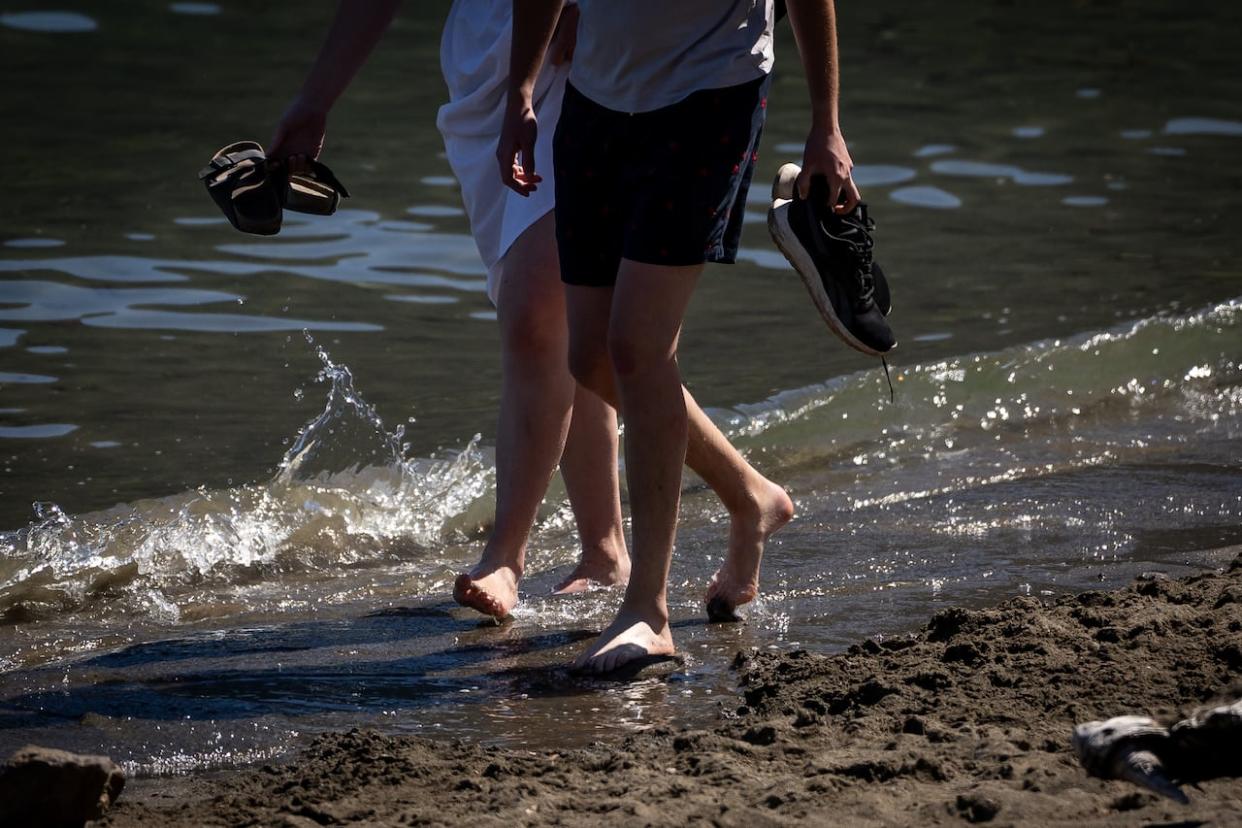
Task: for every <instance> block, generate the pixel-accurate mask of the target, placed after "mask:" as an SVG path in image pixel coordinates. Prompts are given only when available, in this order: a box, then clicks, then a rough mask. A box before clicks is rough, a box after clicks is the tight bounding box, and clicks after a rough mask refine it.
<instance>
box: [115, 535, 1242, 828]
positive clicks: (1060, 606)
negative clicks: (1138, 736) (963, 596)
mask: <svg viewBox="0 0 1242 828" xmlns="http://www.w3.org/2000/svg"><path fill="white" fill-rule="evenodd" d="M735 666H736V667H737V669H738V672H739V680H740V682H741V687H742V691H743V694H744V700H745V704H744V705H743V706H742V707H741V708H740V709H738V710H737V711H736V712H735V713H731V714H729V715H728V717H727V718H726V719H725V720H724V721H722V722H721V723H720V725H718V726H717V727H716V728H714V729H712V730H686V731H681V732H671V731H667V730H660V731H651V732H647V733H642V734H639V735H636V736H633V737H630V738H628V739H626V740H625V741H623V742H620V743H618V744H609V745H599V746H595V747H592V748H589V749H585V750H575V751H570V752H565V753H560V754H557V753H530V752H524V751H514V750H509V749H498V748H486V747H480V746H477V745H474V744H464V743H460V742H454V743H442V742H435V741H431V740H428V739H422V738H410V737H397V738H395V737H387V736H382V735H379V734H376V733H370V732H359V731H353V732H350V733H342V734H333V735H328V736H324V737H321V738H319V739H318V740H317V741H316V742H315V743H314V744H313V745H312V746H311V747H310V748H309V749H308V750H307V751H305V752H304V753H303V754H302V755H300V756H299V757H298V758H297V760H296V761H294V762H293V763H291V764H288V765H284V766H279V767H264V768H262V769H254V770H246V771H241V772H236V773H233V774H227V775H224V776H219V775H217V776H204V777H200V778H197V779H194V778H192V779H191V780H190V781H189V783H188V786H184V785H183V786H180V787H179V790H178V791H177V792H176V795H175V801H174V797H173V795H172V794H169V793H165V794H163V795H162V796H161V795H160V794H158V793H151V794H149V795H147V796H145V797H143V798H142V799H141V800H136V801H130V802H126V801H124V800H122V801H121V802H120V803H118V805H117V807H116V808H115V809H114V810H113V811H112V813H111V814H110V815H109V816H108V817H107V819H106V820H105V821H104V822H103V823H101V824H105V825H115V826H128V825H144V826H153V825H159V826H191V825H192V826H201V825H288V826H312V825H336V824H349V823H367V824H392V825H470V826H489V825H497V826H499V825H506V826H510V825H534V824H565V825H596V824H599V823H600V822H601V821H603V820H608V821H609V822H610V823H615V824H622V825H629V824H659V825H670V824H689V823H699V822H708V823H714V824H719V825H744V826H747V828H757V826H763V825H774V824H784V823H789V822H793V821H795V820H797V821H808V824H813V825H822V824H849V825H952V824H961V823H962V822H963V821H968V822H991V823H992V824H997V825H1002V824H1014V823H1021V824H1040V825H1074V826H1080V825H1082V824H1092V825H1135V824H1144V823H1148V822H1171V821H1179V822H1180V821H1189V822H1188V824H1201V823H1209V824H1212V825H1230V824H1235V825H1236V824H1239V822H1240V821H1242V817H1240V816H1239V815H1240V814H1242V785H1239V784H1238V782H1237V780H1231V779H1222V780H1214V781H1209V782H1206V783H1204V784H1203V785H1202V786H1201V787H1199V788H1191V789H1189V790H1188V793H1189V795H1190V797H1191V800H1192V802H1191V805H1189V806H1180V805H1177V804H1176V803H1173V802H1169V801H1167V800H1161V799H1158V798H1157V797H1156V796H1155V795H1154V794H1151V793H1148V792H1146V791H1142V790H1139V789H1137V788H1135V787H1133V786H1131V785H1129V784H1127V783H1123V782H1106V781H1100V780H1095V779H1090V778H1088V777H1087V776H1086V774H1085V773H1084V772H1083V771H1082V770H1081V768H1080V767H1079V766H1078V762H1077V760H1076V759H1075V758H1074V756H1073V754H1072V753H1071V751H1070V742H1069V736H1070V731H1071V729H1072V727H1073V725H1074V724H1075V723H1077V722H1082V721H1087V720H1091V719H1105V718H1108V717H1111V716H1115V715H1121V714H1126V713H1145V714H1150V715H1155V716H1157V717H1167V718H1169V719H1174V718H1178V717H1180V716H1181V715H1183V714H1185V713H1187V712H1189V711H1190V710H1192V709H1193V708H1195V707H1198V706H1200V705H1202V704H1205V703H1209V702H1213V701H1218V700H1221V699H1224V698H1234V697H1237V696H1238V695H1240V694H1242V680H1240V679H1242V556H1239V557H1238V558H1237V559H1235V560H1234V561H1233V563H1232V565H1231V566H1230V567H1229V568H1228V569H1227V571H1224V572H1218V573H1209V574H1204V575H1199V576H1194V577H1190V578H1186V579H1184V580H1177V581H1174V580H1169V579H1167V578H1163V577H1160V576H1153V577H1148V578H1141V579H1139V580H1138V581H1136V582H1135V583H1134V584H1133V585H1131V586H1129V587H1126V588H1124V589H1121V590H1117V591H1114V592H1086V593H1083V594H1081V595H1076V596H1071V597H1066V598H1062V599H1060V600H1057V601H1056V602H1055V603H1052V604H1045V603H1043V602H1041V601H1039V600H1037V599H1034V598H1017V599H1014V600H1011V601H1008V602H1007V603H1005V604H1002V605H1001V606H999V607H997V608H995V609H989V610H981V611H969V610H963V609H950V610H946V611H944V612H940V613H938V614H937V615H936V616H934V617H933V618H932V619H931V621H930V623H928V624H927V626H926V627H925V628H924V629H923V630H921V631H919V632H916V633H912V634H910V635H909V636H907V637H904V638H896V639H889V640H885V641H866V642H864V643H863V644H860V645H857V646H855V647H852V648H851V649H850V650H849V651H848V652H847V653H843V654H841V655H836V656H821V655H816V654H813V653H808V652H794V653H789V654H781V655H773V654H749V655H748V654H739V655H738V657H737V660H736V665H735ZM187 791H188V794H187Z"/></svg>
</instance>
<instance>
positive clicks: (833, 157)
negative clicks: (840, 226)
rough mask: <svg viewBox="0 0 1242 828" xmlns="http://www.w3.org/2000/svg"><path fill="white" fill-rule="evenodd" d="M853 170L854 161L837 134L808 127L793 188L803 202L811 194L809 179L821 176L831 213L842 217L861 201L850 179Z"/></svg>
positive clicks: (838, 133) (842, 138) (842, 139)
mask: <svg viewBox="0 0 1242 828" xmlns="http://www.w3.org/2000/svg"><path fill="white" fill-rule="evenodd" d="M853 169H854V161H853V159H851V158H850V151H849V150H848V149H847V148H846V146H845V138H844V137H843V136H842V135H841V133H840V132H839V131H835V130H828V129H825V128H823V127H818V126H816V127H812V128H811V134H810V135H808V136H807V139H806V150H805V151H804V153H803V156H802V172H800V173H798V178H797V180H796V181H795V182H794V186H795V187H796V188H797V190H798V195H799V196H800V197H801V198H802V199H803V200H805V199H807V198H809V197H810V194H811V179H813V178H815V177H816V176H820V175H822V176H823V177H824V178H825V179H827V181H828V203H829V204H830V205H831V206H832V210H833V212H835V213H837V214H839V215H844V214H845V213H848V212H850V211H851V210H853V209H854V207H855V206H857V205H858V202H859V201H861V200H862V196H861V195H860V194H859V192H858V186H857V185H856V184H855V183H854V179H853V178H852V177H851V173H852V171H853Z"/></svg>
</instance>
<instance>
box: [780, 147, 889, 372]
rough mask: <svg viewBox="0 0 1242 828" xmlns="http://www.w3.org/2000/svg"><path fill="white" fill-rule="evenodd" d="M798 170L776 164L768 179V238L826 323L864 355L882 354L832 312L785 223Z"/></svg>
mask: <svg viewBox="0 0 1242 828" xmlns="http://www.w3.org/2000/svg"><path fill="white" fill-rule="evenodd" d="M791 169H792V172H791ZM800 171H801V170H800V168H799V167H798V165H797V164H785V165H784V166H783V167H781V168H780V171H779V172H778V173H777V174H776V180H775V181H774V182H773V183H772V207H771V209H769V210H768V232H769V233H770V234H771V235H772V241H774V242H775V243H776V247H777V249H778V250H780V251H781V253H782V254H783V255H784V256H785V260H786V261H788V262H789V264H791V265H792V266H793V269H794V270H795V271H797V273H798V276H799V277H801V279H802V284H804V285H806V290H807V293H809V294H811V301H812V302H814V303H815V307H816V309H818V310H819V315H820V316H821V317H823V320H824V321H825V322H827V323H828V328H829V329H830V330H831V331H832V332H833V333H834V334H836V335H837V336H838V337H839V338H840V339H841V341H842V342H844V343H845V344H846V345H849V346H850V347H851V348H853V349H854V350H856V351H861V352H862V353H864V354H867V355H868V356H884V353H882V352H880V351H877V350H875V349H874V348H869V347H867V346H866V345H864V344H863V343H862V342H860V341H859V340H858V338H857V337H855V336H854V335H853V334H852V333H850V332H849V330H848V329H847V328H846V327H845V325H844V324H842V322H841V320H840V319H838V318H837V314H836V312H834V311H833V309H832V302H830V301H828V294H827V293H826V292H825V291H824V285H823V282H821V281H820V278H819V271H818V270H817V269H816V267H815V261H814V260H813V259H812V258H811V254H810V253H808V252H807V250H806V248H805V247H803V246H802V242H800V241H798V236H797V235H796V234H795V233H794V231H793V227H791V226H790V224H789V205H790V203H791V202H792V201H793V180H794V178H796V177H797V175H798V173H799V172H800ZM893 347H894V348H896V347H897V346H896V345H894V346H893ZM890 350H891V349H890Z"/></svg>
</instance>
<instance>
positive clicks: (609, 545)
mask: <svg viewBox="0 0 1242 828" xmlns="http://www.w3.org/2000/svg"><path fill="white" fill-rule="evenodd" d="M628 557H629V555H628V554H627V553H626V551H625V540H624V539H623V538H621V537H618V536H611V535H610V536H608V537H605V538H601V539H599V540H595V541H589V542H584V543H583V544H582V563H584V564H587V565H588V566H606V567H613V566H616V565H617V564H619V563H620V562H621V561H622V560H624V559H626V558H628Z"/></svg>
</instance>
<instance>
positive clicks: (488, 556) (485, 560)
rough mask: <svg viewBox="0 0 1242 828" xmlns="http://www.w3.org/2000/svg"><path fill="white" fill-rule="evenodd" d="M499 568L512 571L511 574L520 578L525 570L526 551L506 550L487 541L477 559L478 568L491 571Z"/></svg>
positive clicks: (522, 549) (520, 549)
mask: <svg viewBox="0 0 1242 828" xmlns="http://www.w3.org/2000/svg"><path fill="white" fill-rule="evenodd" d="M501 567H506V568H508V569H511V570H513V573H514V574H515V575H517V577H518V578H521V577H522V574H523V572H524V570H525V569H526V549H525V548H524V547H522V548H518V549H512V548H508V549H506V548H504V547H501V546H500V545H498V544H495V545H494V544H493V543H491V542H490V541H489V542H488V544H487V546H485V547H484V548H483V554H482V556H480V558H479V568H482V569H489V570H492V569H500V568H501Z"/></svg>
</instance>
